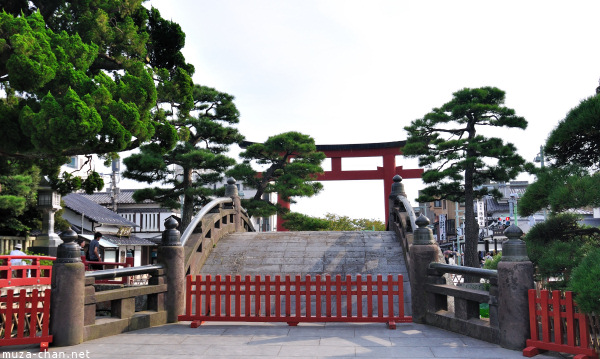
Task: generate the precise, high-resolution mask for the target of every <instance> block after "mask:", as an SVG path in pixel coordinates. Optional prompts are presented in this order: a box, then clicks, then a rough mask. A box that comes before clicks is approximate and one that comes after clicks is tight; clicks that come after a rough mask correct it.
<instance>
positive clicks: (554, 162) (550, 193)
mask: <svg viewBox="0 0 600 359" xmlns="http://www.w3.org/2000/svg"><path fill="white" fill-rule="evenodd" d="M544 153H545V155H546V156H547V158H548V159H549V162H550V168H549V169H543V170H539V171H534V172H535V174H537V176H538V178H537V181H536V182H535V183H533V184H532V185H530V186H529V188H528V189H527V191H526V192H525V195H524V197H523V199H524V201H525V202H524V204H525V206H524V207H520V208H519V213H521V214H524V215H529V214H533V213H535V212H536V211H539V210H541V209H545V208H548V207H550V208H551V210H552V211H553V212H555V213H558V212H563V211H566V210H568V209H572V208H583V207H587V206H594V207H597V206H600V186H599V185H600V174H599V173H598V172H597V170H598V169H599V168H600V97H599V96H598V95H595V96H592V97H590V98H587V99H585V100H583V101H581V103H580V104H579V105H578V106H577V107H575V108H573V109H572V110H571V111H569V113H568V114H567V116H566V117H565V118H564V119H563V120H562V121H561V122H560V123H559V124H558V126H556V128H555V129H554V130H553V131H552V132H551V133H550V136H549V137H548V140H547V141H546V145H545V146H544Z"/></svg>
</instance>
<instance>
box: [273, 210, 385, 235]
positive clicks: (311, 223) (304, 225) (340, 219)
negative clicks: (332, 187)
mask: <svg viewBox="0 0 600 359" xmlns="http://www.w3.org/2000/svg"><path fill="white" fill-rule="evenodd" d="M284 218H285V222H284V224H283V225H284V227H285V228H287V229H289V230H290V231H385V224H384V223H383V222H382V221H378V220H375V219H366V218H350V217H348V216H340V215H338V214H333V213H327V214H325V218H318V217H311V216H307V215H305V214H302V213H296V212H290V213H288V214H287V215H285V217H284Z"/></svg>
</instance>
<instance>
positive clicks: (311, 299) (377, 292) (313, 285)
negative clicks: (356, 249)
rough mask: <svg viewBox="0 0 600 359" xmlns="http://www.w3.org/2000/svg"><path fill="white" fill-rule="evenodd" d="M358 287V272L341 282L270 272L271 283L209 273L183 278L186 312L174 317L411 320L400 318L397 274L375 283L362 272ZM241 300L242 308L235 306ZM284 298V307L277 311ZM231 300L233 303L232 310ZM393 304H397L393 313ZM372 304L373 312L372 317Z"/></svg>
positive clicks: (197, 320)
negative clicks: (273, 278) (279, 274)
mask: <svg viewBox="0 0 600 359" xmlns="http://www.w3.org/2000/svg"><path fill="white" fill-rule="evenodd" d="M364 285H365V281H364V280H363V278H362V276H360V275H357V276H356V279H355V280H352V277H351V276H346V278H345V279H344V280H342V278H341V276H339V275H338V276H336V277H335V280H333V281H332V280H331V277H330V276H329V275H327V276H326V277H325V281H323V280H322V278H321V276H320V275H317V276H316V277H315V279H314V280H313V279H312V278H311V276H310V275H307V276H306V277H305V278H301V276H300V275H296V276H295V278H294V279H293V280H292V278H290V276H289V275H288V276H286V277H285V280H282V279H281V277H280V276H276V277H275V280H274V281H273V280H272V279H271V277H270V276H265V278H264V280H263V279H261V276H255V278H253V279H252V278H251V277H250V276H248V275H247V276H246V277H245V279H244V281H241V279H240V276H236V277H235V280H234V281H233V282H232V281H231V277H230V276H226V277H225V279H223V278H222V277H221V276H216V277H215V278H214V280H213V279H212V277H211V276H210V275H206V276H188V279H187V280H186V300H185V302H186V310H185V314H184V315H180V316H179V320H191V321H193V322H194V323H201V322H202V321H206V320H214V321H250V322H254V321H264V322H287V323H288V324H290V325H296V324H298V323H299V322H328V321H344V322H387V323H388V324H389V325H390V328H391V327H392V325H394V327H395V323H396V322H411V321H412V318H411V317H407V316H404V297H403V295H404V290H403V287H402V286H403V278H402V276H401V275H400V276H397V279H394V276H391V275H390V276H388V277H387V279H386V280H384V279H383V278H382V276H381V275H379V276H378V277H377V280H376V281H373V279H372V277H371V276H370V275H368V276H367V277H366V288H367V289H366V291H365V290H364V289H363V286H364ZM396 287H397V288H396ZM365 296H366V297H367V298H366V301H367V308H364V303H363V299H364V297H365ZM242 297H243V298H242ZM384 297H385V300H387V301H388V303H387V305H384ZM242 302H244V311H243V312H242V311H241V310H240V309H241V303H242ZM284 302H285V310H282V307H283V305H284V304H283V303H284ZM202 303H204V305H202ZM232 303H233V305H234V306H235V309H234V310H233V311H232ZM262 303H264V305H263V304H262ZM292 303H294V304H292ZM394 303H397V304H398V311H397V313H395V310H394V309H395V306H394ZM313 305H314V307H315V309H314V311H313V309H312V306H313ZM223 306H224V307H225V308H224V310H223ZM273 306H275V308H273ZM344 306H345V307H346V308H345V309H346V310H345V311H344ZM375 306H376V307H377V309H376V311H377V314H376V315H373V312H374V310H373V309H374V307H375ZM323 307H325V313H323V309H322V308H323ZM203 309H204V310H203ZM364 310H366V312H367V313H368V315H367V316H365V315H364V314H365V313H364ZM282 311H284V312H285V313H282ZM193 325H195V324H193Z"/></svg>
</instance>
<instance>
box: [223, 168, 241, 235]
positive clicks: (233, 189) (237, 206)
mask: <svg viewBox="0 0 600 359" xmlns="http://www.w3.org/2000/svg"><path fill="white" fill-rule="evenodd" d="M225 196H226V197H231V199H232V200H233V209H234V210H235V215H234V217H233V223H234V225H235V231H236V232H239V231H241V230H242V201H241V199H240V195H239V193H238V188H237V186H236V181H235V178H231V177H230V178H228V179H227V187H225Z"/></svg>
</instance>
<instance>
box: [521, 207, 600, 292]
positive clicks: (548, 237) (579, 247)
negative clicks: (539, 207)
mask: <svg viewBox="0 0 600 359" xmlns="http://www.w3.org/2000/svg"><path fill="white" fill-rule="evenodd" d="M578 220H579V218H578V216H577V215H574V214H568V213H563V214H559V215H555V216H552V217H550V218H549V219H548V220H547V221H545V222H542V223H538V224H536V225H535V226H534V227H533V228H532V229H531V230H530V231H529V233H527V235H526V236H525V238H524V239H525V242H526V243H527V254H528V256H529V259H530V260H531V262H532V263H533V264H534V265H535V267H536V279H537V280H538V281H540V282H543V283H546V282H548V280H550V279H552V281H551V282H549V283H548V285H547V286H548V287H549V288H551V289H565V288H566V287H567V285H568V283H569V279H570V276H571V272H572V271H573V269H574V268H575V267H577V265H578V264H579V262H580V261H581V258H583V257H584V256H585V255H586V254H587V253H588V252H589V251H590V250H591V249H593V248H594V247H597V246H598V245H600V235H598V234H597V233H593V232H591V233H586V232H585V231H584V230H585V228H584V227H582V226H581V225H579V224H578V223H577V222H578Z"/></svg>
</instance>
